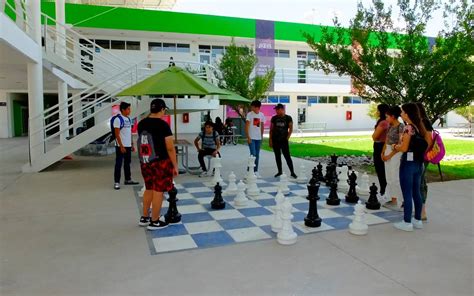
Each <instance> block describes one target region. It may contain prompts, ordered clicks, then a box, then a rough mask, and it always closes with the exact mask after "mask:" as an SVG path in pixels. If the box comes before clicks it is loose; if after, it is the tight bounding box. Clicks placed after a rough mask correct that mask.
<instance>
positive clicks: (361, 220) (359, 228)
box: [349, 200, 369, 235]
mask: <svg viewBox="0 0 474 296" xmlns="http://www.w3.org/2000/svg"><path fill="white" fill-rule="evenodd" d="M364 208H365V207H364V206H363V205H362V203H361V202H360V200H359V202H358V203H357V204H356V205H355V206H354V219H353V220H352V223H351V224H349V232H350V233H352V234H355V235H366V234H367V232H368V229H369V227H368V226H367V222H366V221H365V210H364Z"/></svg>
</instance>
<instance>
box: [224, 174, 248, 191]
mask: <svg viewBox="0 0 474 296" xmlns="http://www.w3.org/2000/svg"><path fill="white" fill-rule="evenodd" d="M236 180H237V178H236V176H235V174H234V172H230V174H229V185H228V186H227V188H226V189H225V191H224V193H223V194H224V195H234V194H237V184H236ZM244 185H245V184H244ZM244 190H245V188H244Z"/></svg>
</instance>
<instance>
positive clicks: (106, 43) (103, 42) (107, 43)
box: [95, 39, 110, 49]
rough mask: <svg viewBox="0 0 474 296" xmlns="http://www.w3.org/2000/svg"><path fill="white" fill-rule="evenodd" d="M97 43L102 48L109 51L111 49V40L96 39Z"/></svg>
mask: <svg viewBox="0 0 474 296" xmlns="http://www.w3.org/2000/svg"><path fill="white" fill-rule="evenodd" d="M95 43H96V44H97V45H99V46H100V47H102V48H105V49H109V48H110V40H99V39H96V40H95Z"/></svg>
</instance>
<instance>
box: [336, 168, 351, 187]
mask: <svg viewBox="0 0 474 296" xmlns="http://www.w3.org/2000/svg"><path fill="white" fill-rule="evenodd" d="M348 171H349V169H348V167H347V166H345V165H344V166H342V167H340V168H339V175H338V178H339V182H338V183H337V189H339V191H344V192H345V191H346V190H347V189H349V183H347V179H348V176H347V172H348Z"/></svg>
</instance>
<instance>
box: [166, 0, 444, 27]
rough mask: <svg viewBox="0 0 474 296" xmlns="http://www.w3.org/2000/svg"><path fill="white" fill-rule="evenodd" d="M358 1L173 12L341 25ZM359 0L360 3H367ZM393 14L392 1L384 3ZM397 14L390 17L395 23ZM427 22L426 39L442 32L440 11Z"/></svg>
mask: <svg viewBox="0 0 474 296" xmlns="http://www.w3.org/2000/svg"><path fill="white" fill-rule="evenodd" d="M357 2H358V0H176V4H175V7H174V8H173V11H177V12H190V13H199V14H210V15H220V16H232V17H242V18H251V19H263V20H276V21H287V22H295V23H307V24H315V25H332V24H333V23H332V19H333V17H334V15H337V16H338V18H339V20H340V22H341V24H342V25H343V26H349V20H350V19H351V18H353V17H354V15H355V13H356V11H357ZM370 2H371V1H370V0H363V3H364V4H365V3H370ZM384 3H385V4H387V5H392V7H393V11H394V12H395V11H396V7H397V6H396V3H397V1H396V0H386V1H384ZM397 17H398V12H397V13H396V16H395V18H394V22H395V23H397V22H398V20H397ZM433 17H434V19H433V20H432V21H431V22H430V23H428V28H427V31H426V35H427V36H436V35H437V33H438V32H439V30H441V29H442V25H443V21H442V17H441V12H439V13H438V14H437V15H434V16H433Z"/></svg>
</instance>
